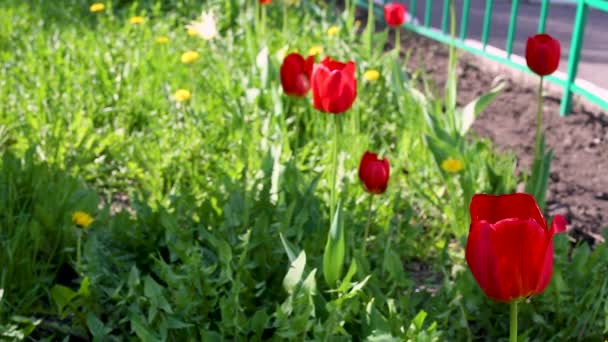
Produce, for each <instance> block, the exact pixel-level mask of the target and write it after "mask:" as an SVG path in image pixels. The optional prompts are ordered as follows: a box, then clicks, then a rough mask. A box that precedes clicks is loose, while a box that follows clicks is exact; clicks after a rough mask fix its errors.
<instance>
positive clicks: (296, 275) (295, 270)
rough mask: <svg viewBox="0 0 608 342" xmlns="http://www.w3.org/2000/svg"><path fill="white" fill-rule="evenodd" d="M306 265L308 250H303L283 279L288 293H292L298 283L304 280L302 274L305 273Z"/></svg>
mask: <svg viewBox="0 0 608 342" xmlns="http://www.w3.org/2000/svg"><path fill="white" fill-rule="evenodd" d="M304 266H306V252H304V251H301V252H300V255H298V257H297V258H296V260H294V261H293V262H292V263H291V266H289V270H288V271H287V275H285V279H283V287H284V288H285V291H287V293H289V294H292V293H293V292H294V289H295V287H296V285H298V283H299V282H300V280H302V274H303V273H304Z"/></svg>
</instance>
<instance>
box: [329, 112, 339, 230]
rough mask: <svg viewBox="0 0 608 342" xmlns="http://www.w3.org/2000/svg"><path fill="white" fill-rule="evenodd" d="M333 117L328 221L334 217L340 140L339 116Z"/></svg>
mask: <svg viewBox="0 0 608 342" xmlns="http://www.w3.org/2000/svg"><path fill="white" fill-rule="evenodd" d="M332 116H333V120H332V121H333V126H334V137H333V140H334V146H333V150H332V153H331V165H332V169H331V183H330V186H331V198H330V199H329V203H330V210H329V214H330V216H329V219H330V220H333V217H334V210H335V207H336V178H337V173H338V143H339V140H340V137H339V136H340V130H339V129H338V120H339V117H340V116H339V115H332Z"/></svg>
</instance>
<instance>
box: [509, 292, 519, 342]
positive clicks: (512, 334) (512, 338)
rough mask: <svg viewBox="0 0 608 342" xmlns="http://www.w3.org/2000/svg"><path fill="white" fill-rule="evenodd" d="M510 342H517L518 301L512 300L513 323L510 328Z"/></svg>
mask: <svg viewBox="0 0 608 342" xmlns="http://www.w3.org/2000/svg"><path fill="white" fill-rule="evenodd" d="M509 342H517V301H516V300H514V301H512V302H511V325H510V329H509Z"/></svg>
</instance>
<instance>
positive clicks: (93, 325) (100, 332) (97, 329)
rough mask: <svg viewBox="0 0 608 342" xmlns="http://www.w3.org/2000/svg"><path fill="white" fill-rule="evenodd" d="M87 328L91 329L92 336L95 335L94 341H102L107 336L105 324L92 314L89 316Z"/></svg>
mask: <svg viewBox="0 0 608 342" xmlns="http://www.w3.org/2000/svg"><path fill="white" fill-rule="evenodd" d="M87 327H88V328H89V331H90V332H91V335H93V339H94V340H96V341H98V340H99V341H101V340H102V338H103V337H104V336H106V334H107V333H106V328H105V326H104V325H103V322H102V321H100V320H99V318H97V317H96V316H95V315H94V314H93V313H91V312H89V313H88V314H87Z"/></svg>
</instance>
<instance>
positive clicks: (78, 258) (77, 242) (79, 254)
mask: <svg viewBox="0 0 608 342" xmlns="http://www.w3.org/2000/svg"><path fill="white" fill-rule="evenodd" d="M81 229H84V228H81ZM76 235H78V237H77V239H76V272H80V258H81V255H82V253H81V251H80V249H81V245H82V231H81V230H78V231H77V232H76Z"/></svg>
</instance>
